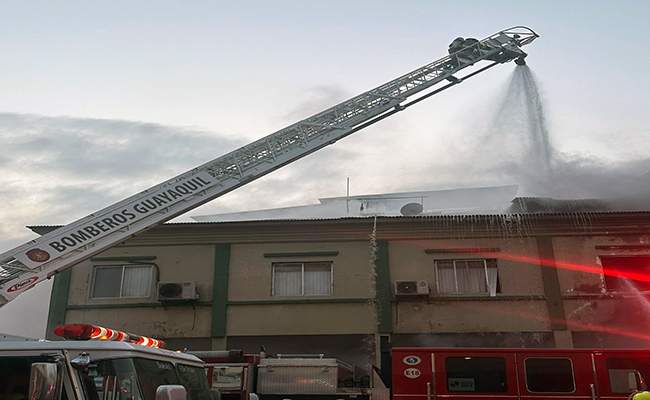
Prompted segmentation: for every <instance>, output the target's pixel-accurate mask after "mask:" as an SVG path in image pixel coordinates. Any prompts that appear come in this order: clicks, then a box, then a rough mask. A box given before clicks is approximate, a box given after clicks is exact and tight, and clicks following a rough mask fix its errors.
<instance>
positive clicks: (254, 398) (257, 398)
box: [248, 393, 260, 400]
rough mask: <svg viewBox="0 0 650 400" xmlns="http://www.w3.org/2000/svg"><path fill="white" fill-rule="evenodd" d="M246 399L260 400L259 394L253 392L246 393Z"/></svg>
mask: <svg viewBox="0 0 650 400" xmlns="http://www.w3.org/2000/svg"><path fill="white" fill-rule="evenodd" d="M248 400H260V396H258V395H257V394H255V393H249V394H248Z"/></svg>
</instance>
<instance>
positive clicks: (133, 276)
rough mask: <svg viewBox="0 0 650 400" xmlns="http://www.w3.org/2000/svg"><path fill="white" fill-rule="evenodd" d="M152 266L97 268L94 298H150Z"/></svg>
mask: <svg viewBox="0 0 650 400" xmlns="http://www.w3.org/2000/svg"><path fill="white" fill-rule="evenodd" d="M152 269H153V266H152V265H148V264H147V265H119V266H109V265H107V266H96V267H95V274H94V275H95V276H94V279H93V290H92V297H93V298H95V299H98V298H119V297H149V295H150V293H151V278H152Z"/></svg>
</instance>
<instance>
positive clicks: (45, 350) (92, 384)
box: [0, 338, 214, 400]
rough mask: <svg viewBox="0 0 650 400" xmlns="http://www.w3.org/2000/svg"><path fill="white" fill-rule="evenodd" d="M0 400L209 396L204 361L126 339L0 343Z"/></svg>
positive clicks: (206, 399) (209, 399)
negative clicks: (125, 340)
mask: <svg viewBox="0 0 650 400" xmlns="http://www.w3.org/2000/svg"><path fill="white" fill-rule="evenodd" d="M0 399H7V400H22V399H25V400H26V399H39V400H59V399H62V400H127V399H129V400H130V399H133V400H136V399H137V400H163V399H164V400H213V399H214V397H213V394H212V392H211V391H210V389H209V387H208V383H207V380H206V378H205V372H204V369H203V362H202V361H201V360H199V359H198V358H196V357H194V356H192V355H189V354H184V353H177V352H174V351H170V350H164V349H159V348H154V347H147V346H142V345H138V344H134V343H128V342H124V341H107V340H101V341H98V340H89V341H42V340H39V341H37V340H32V341H26V340H22V341H20V340H16V338H10V339H7V340H6V341H2V342H0Z"/></svg>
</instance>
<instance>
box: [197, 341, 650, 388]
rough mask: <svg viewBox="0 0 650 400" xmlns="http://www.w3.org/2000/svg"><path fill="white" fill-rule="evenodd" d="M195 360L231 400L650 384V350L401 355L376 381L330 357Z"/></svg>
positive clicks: (408, 351)
mask: <svg viewBox="0 0 650 400" xmlns="http://www.w3.org/2000/svg"><path fill="white" fill-rule="evenodd" d="M193 354H195V355H197V356H198V357H199V358H201V359H203V360H204V361H205V362H206V368H207V372H208V379H209V381H210V385H211V386H212V388H213V389H219V390H221V392H222V399H223V400H249V399H250V398H251V394H253V393H254V394H255V395H254V396H252V397H253V398H254V397H255V396H257V397H259V398H261V399H262V400H267V399H271V400H278V399H291V400H305V399H326V398H332V399H370V400H484V399H486V398H489V399H490V400H579V399H583V400H626V399H627V398H628V396H629V395H630V394H631V393H633V392H635V391H637V390H646V389H647V387H646V381H647V379H649V378H650V350H616V349H599V350H589V349H499V348H490V349H479V348H393V349H392V350H391V352H390V359H391V360H390V362H389V363H388V364H387V365H383V366H382V368H381V369H379V368H377V369H373V371H372V372H371V374H370V375H368V374H365V371H362V370H360V369H357V368H354V367H353V368H349V366H346V364H344V363H341V362H340V361H338V360H335V359H327V358H323V357H315V358H314V357H312V358H306V357H300V358H298V357H294V356H289V357H285V356H280V357H279V358H278V357H273V358H267V357H266V356H265V355H264V354H261V355H260V354H255V355H244V354H242V353H241V352H238V351H230V352H228V351H223V352H214V351H211V352H195V353H193ZM375 371H376V372H378V373H375ZM380 376H382V377H383V380H382V379H380ZM371 378H372V379H371ZM346 381H347V383H346Z"/></svg>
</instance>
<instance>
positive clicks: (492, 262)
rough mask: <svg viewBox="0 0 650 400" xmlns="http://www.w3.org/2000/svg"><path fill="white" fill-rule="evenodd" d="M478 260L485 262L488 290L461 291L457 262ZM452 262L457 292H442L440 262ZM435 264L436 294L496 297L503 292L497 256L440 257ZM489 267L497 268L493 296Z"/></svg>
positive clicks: (484, 268) (484, 269)
mask: <svg viewBox="0 0 650 400" xmlns="http://www.w3.org/2000/svg"><path fill="white" fill-rule="evenodd" d="M477 261H482V262H483V271H484V276H485V286H486V291H485V292H459V291H458V290H459V288H458V286H459V284H458V267H457V265H456V263H460V262H465V263H467V262H477ZM449 262H451V263H452V265H453V268H454V283H455V287H456V291H455V292H442V291H441V288H440V283H441V278H440V274H439V272H438V271H439V268H440V267H439V265H438V264H439V263H449ZM433 264H434V274H435V278H436V294H438V295H445V296H490V297H495V296H496V295H497V294H499V293H501V281H500V279H499V278H500V273H499V264H498V261H497V259H496V258H452V259H438V260H433ZM489 268H494V269H495V270H496V282H495V284H496V288H495V294H494V296H492V295H491V294H490V286H489V284H488V283H489V282H490V279H489V275H488V270H489Z"/></svg>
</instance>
